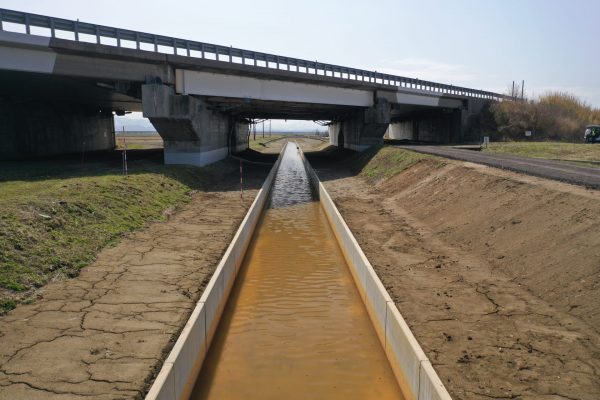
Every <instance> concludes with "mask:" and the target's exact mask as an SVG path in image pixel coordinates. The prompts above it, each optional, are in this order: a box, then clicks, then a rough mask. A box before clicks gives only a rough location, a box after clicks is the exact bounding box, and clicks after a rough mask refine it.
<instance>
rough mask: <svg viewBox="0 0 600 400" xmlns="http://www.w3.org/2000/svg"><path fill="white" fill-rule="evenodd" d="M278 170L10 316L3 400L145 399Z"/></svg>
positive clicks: (233, 185) (0, 355)
mask: <svg viewBox="0 0 600 400" xmlns="http://www.w3.org/2000/svg"><path fill="white" fill-rule="evenodd" d="M267 172H268V168H266V167H260V168H259V169H258V172H255V173H254V175H251V176H246V181H245V184H246V187H247V188H248V189H247V190H246V191H245V197H244V203H241V201H240V192H239V190H237V187H238V186H237V185H239V175H236V176H232V177H230V179H229V178H227V177H225V178H223V179H222V180H221V181H220V182H219V183H218V184H216V185H215V186H213V187H211V188H210V189H209V190H207V191H204V192H199V193H197V194H195V195H194V196H193V198H192V201H191V202H190V203H188V204H186V205H184V206H182V207H181V208H180V209H178V210H176V212H175V213H174V214H173V215H172V216H171V218H169V220H167V221H166V222H156V223H152V224H150V225H149V226H148V227H147V228H146V229H144V230H142V231H138V232H136V233H133V234H131V235H128V236H127V237H126V238H124V239H123V240H122V241H121V242H120V243H119V244H118V245H116V246H115V247H112V248H107V249H105V250H103V251H102V252H100V254H99V255H98V257H97V260H96V261H95V262H94V263H93V264H91V265H89V266H88V267H86V268H84V269H83V270H82V272H81V274H80V276H79V277H77V278H74V279H70V280H61V281H55V282H52V283H50V284H48V285H47V286H45V287H44V288H43V289H42V294H43V298H42V299H40V300H38V301H36V302H35V303H33V304H29V305H21V306H19V307H17V308H16V309H15V310H13V311H11V312H10V313H9V314H7V315H6V316H4V317H2V318H0V343H1V344H2V345H1V346H0V399H2V400H20V399H23V400H25V399H26V400H35V399H79V398H81V399H83V398H85V399H133V398H142V397H143V395H144V394H145V390H147V388H148V387H149V385H150V384H151V383H152V380H153V376H154V374H155V373H156V372H157V371H158V369H159V368H160V366H161V364H162V360H163V358H164V357H165V356H166V355H167V354H168V351H170V348H171V347H172V345H173V344H174V340H175V339H176V336H177V334H178V332H179V331H180V330H181V328H182V327H183V325H184V324H185V321H186V320H187V318H188V316H189V314H190V312H191V310H192V309H193V307H194V305H195V301H196V300H197V299H198V298H199V296H200V295H201V292H202V291H203V289H204V286H205V285H206V283H207V282H208V280H209V278H210V275H211V274H212V272H213V270H214V268H215V267H216V265H217V263H218V261H219V260H220V258H221V256H222V254H223V253H224V251H225V249H226V248H227V246H228V244H229V242H230V241H231V239H232V237H233V235H234V233H235V231H236V229H237V227H238V225H239V223H240V222H241V220H242V219H243V217H244V215H245V214H246V211H247V207H248V206H249V205H250V203H251V202H252V200H253V198H254V196H255V195H256V193H257V188H259V187H260V184H261V183H262V181H263V179H264V177H265V176H266V173H267Z"/></svg>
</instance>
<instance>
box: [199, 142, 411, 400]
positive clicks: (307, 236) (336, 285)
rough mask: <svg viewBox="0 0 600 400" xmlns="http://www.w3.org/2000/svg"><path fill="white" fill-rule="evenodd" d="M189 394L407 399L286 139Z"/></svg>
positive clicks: (227, 396) (241, 397)
mask: <svg viewBox="0 0 600 400" xmlns="http://www.w3.org/2000/svg"><path fill="white" fill-rule="evenodd" d="M190 398H191V399H194V400H196V399H282V398H285V399H286V400H290V399H306V398H314V399H403V397H402V394H401V391H400V388H399V387H398V384H397V381H396V379H395V377H394V374H393V372H392V369H391V367H390V365H389V363H388V360H387V358H386V355H385V353H384V351H383V348H382V346H381V344H380V342H379V340H378V338H377V335H376V333H375V330H374V328H373V326H372V324H371V321H370V319H369V316H368V314H367V312H366V309H365V307H364V305H363V303H362V300H361V298H360V297H359V293H358V291H357V289H356V287H355V285H354V282H353V280H352V276H351V275H350V272H349V270H348V266H347V265H346V262H345V260H344V257H343V255H342V252H341V250H340V248H339V247H338V244H337V242H336V240H335V236H334V234H333V232H332V231H331V228H330V227H329V224H328V221H327V217H326V216H325V213H324V211H323V210H322V208H321V207H320V204H319V202H318V201H316V200H315V197H314V196H313V193H312V192H311V188H310V184H309V181H308V177H307V175H306V172H305V170H304V166H303V165H302V161H301V160H300V157H299V154H298V151H297V149H296V146H294V145H288V146H287V147H286V149H285V153H284V156H283V159H282V162H281V166H280V168H279V171H278V173H277V176H276V178H275V182H274V185H273V189H272V191H271V195H270V204H269V206H268V207H267V209H266V210H265V211H264V214H263V217H262V220H261V222H260V224H259V226H258V227H257V231H256V233H255V236H254V238H253V241H252V243H251V244H250V247H249V248H248V252H247V254H246V258H245V260H244V263H243V265H242V268H241V270H240V274H239V276H238V278H237V280H236V283H235V285H234V287H233V290H232V293H231V296H230V298H229V300H228V303H227V305H226V307H225V311H224V313H223V317H222V319H221V322H220V325H219V328H218V330H217V333H216V335H215V339H214V340H213V343H212V345H211V347H210V349H209V351H208V354H207V357H206V360H205V361H204V365H203V367H202V370H201V371H200V374H199V377H198V379H197V382H196V384H195V387H194V390H193V393H192V395H191V397H190Z"/></svg>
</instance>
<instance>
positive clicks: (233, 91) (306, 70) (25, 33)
mask: <svg viewBox="0 0 600 400" xmlns="http://www.w3.org/2000/svg"><path fill="white" fill-rule="evenodd" d="M501 98H502V96H501V95H499V94H496V93H492V92H487V91H482V90H476V89H469V88H464V87H458V86H453V85H446V84H442V83H436V82H430V81H423V80H418V79H412V78H407V77H401V76H395V75H390V74H385V73H381V72H375V71H366V70H361V69H356V68H349V67H344V66H339V65H333V64H326V63H322V62H319V61H309V60H302V59H297V58H292V57H285V56H279V55H275V54H268V53H262V52H256V51H250V50H244V49H238V48H234V47H227V46H220V45H215V44H209V43H202V42H196V41H191V40H185V39H178V38H173V37H166V36H161V35H154V34H150V33H144V32H136V31H132V30H127V29H120V28H114V27H108V26H102V25H96V24H91V23H87V22H81V21H72V20H67V19H61V18H54V17H49V16H43V15H37V14H30V13H26V12H20V11H14V10H6V9H0V120H2V121H3V123H2V124H1V125H0V139H1V140H2V141H3V146H2V147H1V148H0V159H10V158H13V159H14V158H24V157H35V156H43V155H51V154H63V153H72V152H80V151H92V150H100V149H108V148H114V145H115V136H114V118H113V115H114V114H117V115H123V114H125V113H126V112H132V111H142V112H143V114H144V116H145V117H147V118H149V120H150V122H151V123H152V124H153V125H154V127H155V128H156V130H157V131H158V133H159V134H160V135H161V137H162V138H163V140H164V144H165V149H164V155H165V163H176V164H193V165H200V166H201V165H206V164H209V163H211V162H214V161H216V160H219V159H221V158H223V157H225V156H227V154H229V153H232V152H236V151H241V150H243V149H245V148H247V146H248V126H249V124H251V123H252V121H254V120H256V119H300V120H313V121H325V122H326V123H327V124H328V126H329V137H330V142H331V143H332V144H334V145H337V146H341V147H345V148H349V149H352V150H357V151H362V150H364V149H366V148H368V147H369V146H372V145H374V144H378V143H381V142H382V140H383V136H384V134H385V133H386V132H387V133H388V135H389V136H390V137H391V138H396V139H400V138H406V139H419V140H427V141H432V142H446V143H448V142H461V141H465V140H469V139H474V138H475V137H474V135H475V133H474V130H473V123H474V121H475V120H476V119H477V116H478V114H479V113H480V112H481V110H482V108H483V107H485V105H486V104H488V103H490V102H493V101H498V100H501Z"/></svg>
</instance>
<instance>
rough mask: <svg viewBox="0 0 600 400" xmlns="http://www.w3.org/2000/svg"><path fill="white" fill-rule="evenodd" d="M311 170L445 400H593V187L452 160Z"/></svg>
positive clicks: (597, 344)
mask: <svg viewBox="0 0 600 400" xmlns="http://www.w3.org/2000/svg"><path fill="white" fill-rule="evenodd" d="M334 169H337V170H334ZM319 175H320V176H321V178H322V179H323V180H324V184H325V186H326V188H327V190H328V191H329V192H330V194H331V196H332V198H333V199H334V201H335V203H336V205H337V206H338V208H339V210H340V212H341V214H342V215H343V217H344V218H345V220H346V222H347V223H348V225H349V227H350V229H351V230H352V232H353V233H354V235H355V236H356V238H357V240H358V242H359V243H360V245H361V247H362V248H363V250H364V252H365V254H366V255H367V257H368V258H369V260H370V261H371V263H372V264H373V267H374V268H375V270H376V271H377V274H378V275H379V277H380V278H381V280H382V282H383V284H384V285H385V287H386V288H387V289H388V291H389V292H390V294H391V296H392V298H393V299H394V301H395V302H396V304H397V306H398V308H399V310H400V312H401V313H402V314H403V316H404V318H405V319H406V321H407V323H408V324H409V325H410V327H411V329H412V331H413V332H414V334H415V336H416V338H417V340H418V341H419V343H420V344H421V346H422V347H423V349H424V351H425V353H426V354H427V356H428V357H429V358H430V360H431V362H432V364H433V365H434V367H435V369H436V370H437V371H438V374H439V376H440V378H441V379H442V381H443V382H444V384H445V385H446V387H447V389H448V390H449V392H450V394H451V395H452V398H453V399H456V400H459V399H465V400H466V399H469V400H470V399H476V400H483V399H522V400H529V399H544V400H560V399H579V400H594V399H599V398H600V239H599V237H598V234H599V233H600V192H598V191H593V190H586V189H584V188H581V187H576V186H571V185H567V184H563V183H558V182H553V181H548V180H544V179H539V178H534V177H527V176H524V175H519V174H515V173H510V172H504V171H501V170H497V169H494V168H488V167H484V166H480V165H475V164H468V163H463V162H455V161H448V163H447V164H446V166H444V167H442V168H439V167H437V166H435V165H433V164H431V163H429V162H428V161H424V162H420V163H418V164H416V165H415V166H413V167H411V168H409V169H408V170H406V171H404V172H402V173H400V174H399V175H397V176H395V177H393V178H391V179H389V180H387V181H383V182H379V183H378V184H375V185H374V184H373V183H372V182H367V181H365V180H364V179H363V178H361V177H359V176H352V174H351V173H349V172H348V171H344V170H343V169H340V168H337V167H335V168H328V167H327V166H326V165H325V166H324V167H323V168H322V169H321V170H320V171H319Z"/></svg>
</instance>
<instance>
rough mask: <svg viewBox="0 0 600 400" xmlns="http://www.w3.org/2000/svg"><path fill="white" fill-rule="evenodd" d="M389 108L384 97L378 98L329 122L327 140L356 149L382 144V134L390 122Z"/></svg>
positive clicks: (361, 149)
mask: <svg viewBox="0 0 600 400" xmlns="http://www.w3.org/2000/svg"><path fill="white" fill-rule="evenodd" d="M390 109H391V107H390V104H389V103H388V102H387V101H386V100H385V99H378V101H377V102H376V104H375V106H373V107H370V108H367V109H366V110H361V111H359V112H356V113H355V114H354V115H352V116H350V117H348V118H347V119H345V120H343V121H340V122H335V123H333V124H331V125H330V126H329V142H330V143H331V144H333V145H335V146H338V147H343V148H347V149H351V150H356V151H364V150H366V149H368V148H369V147H371V146H375V145H380V144H382V143H383V135H384V134H385V132H386V130H387V128H388V126H389V124H390Z"/></svg>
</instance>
